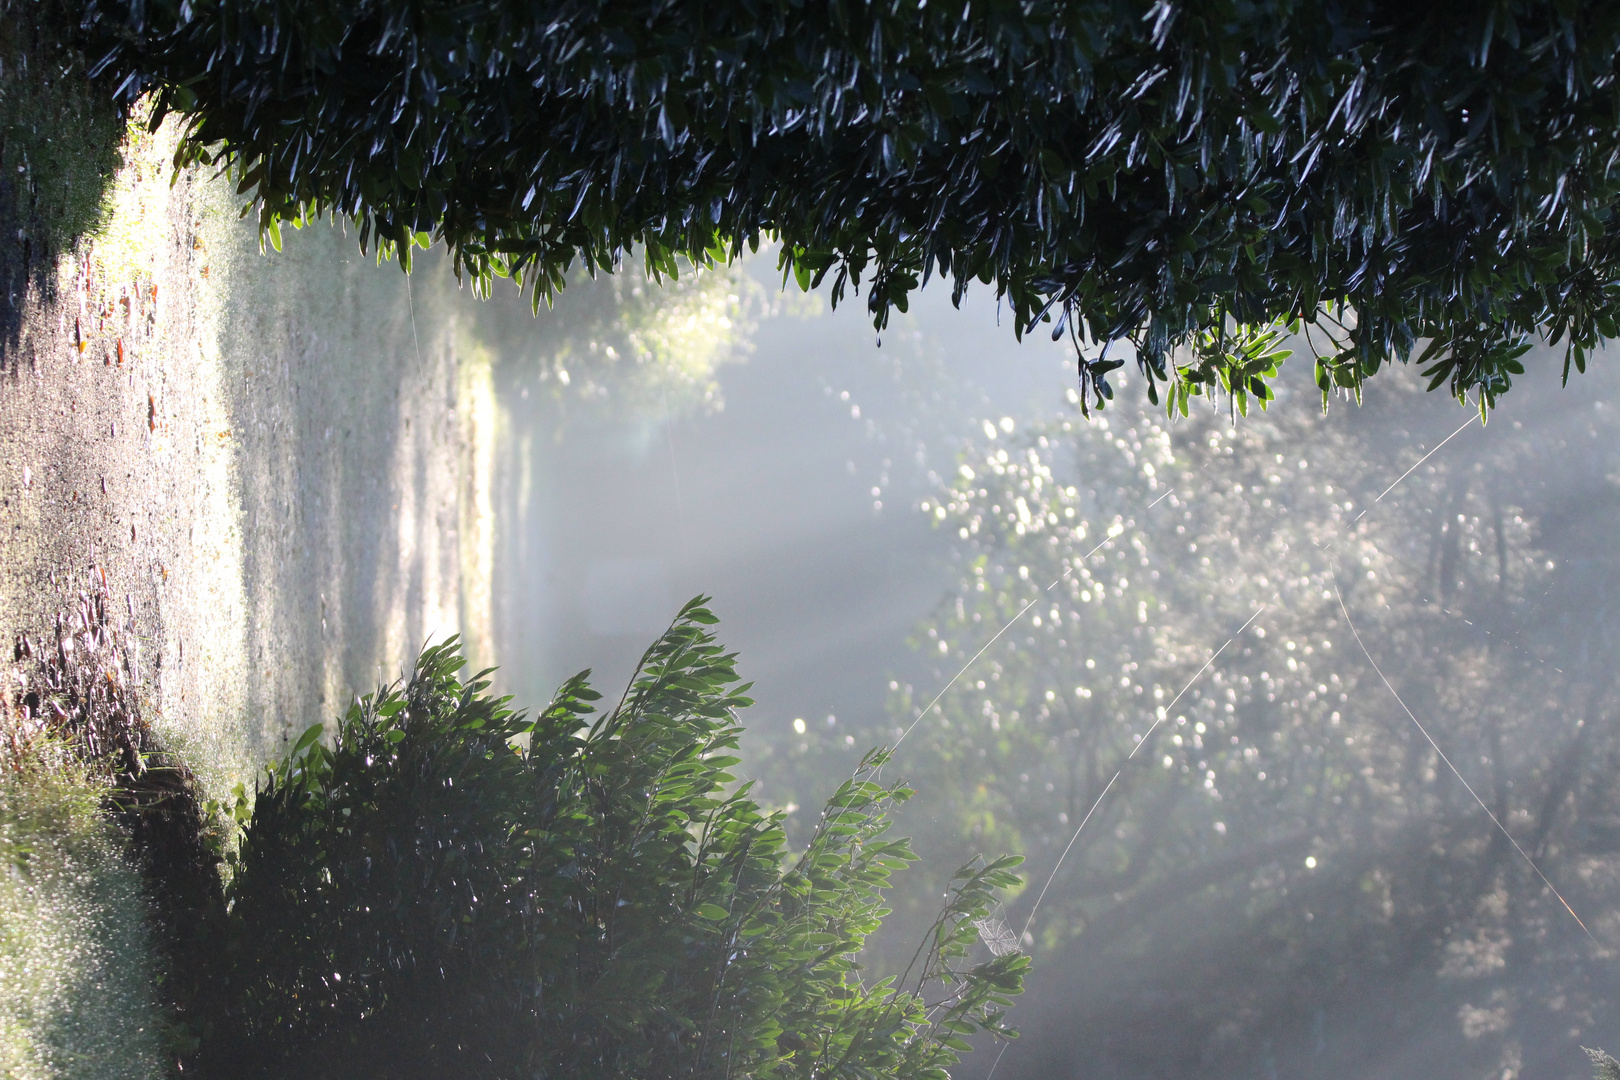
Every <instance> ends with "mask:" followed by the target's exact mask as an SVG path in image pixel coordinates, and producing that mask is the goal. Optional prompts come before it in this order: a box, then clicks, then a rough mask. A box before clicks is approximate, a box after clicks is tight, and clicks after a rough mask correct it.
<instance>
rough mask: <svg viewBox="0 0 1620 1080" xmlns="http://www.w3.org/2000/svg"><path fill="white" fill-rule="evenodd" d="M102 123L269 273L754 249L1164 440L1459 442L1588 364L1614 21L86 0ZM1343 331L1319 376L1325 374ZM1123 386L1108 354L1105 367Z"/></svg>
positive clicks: (963, 4) (1303, 10)
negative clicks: (1300, 349) (1533, 349)
mask: <svg viewBox="0 0 1620 1080" xmlns="http://www.w3.org/2000/svg"><path fill="white" fill-rule="evenodd" d="M85 25H86V28H87V31H88V32H89V33H90V34H91V35H92V37H93V38H95V39H96V41H97V42H98V48H99V50H100V51H101V52H102V53H103V54H104V55H105V59H104V61H103V64H102V67H103V70H104V71H105V72H106V73H107V75H108V77H110V78H112V79H114V80H116V86H117V88H118V90H119V92H120V93H121V94H123V95H125V96H126V97H128V96H130V95H133V94H135V93H136V92H138V91H141V90H143V89H145V88H148V87H151V88H156V89H157V90H158V92H159V95H160V103H161V107H160V108H159V109H158V113H157V115H159V116H161V115H162V114H163V113H164V112H165V111H169V110H177V111H179V112H180V113H182V114H183V115H184V116H185V117H186V118H187V120H188V122H189V123H190V125H191V126H190V128H189V131H190V137H189V139H188V140H187V142H186V145H185V149H184V150H183V151H182V156H183V158H184V159H185V160H188V161H190V160H196V161H229V162H231V163H233V167H234V168H235V170H236V175H237V176H238V177H239V178H240V186H241V190H242V191H243V192H245V193H246V192H250V193H251V194H252V196H253V197H254V199H255V200H256V201H257V203H258V206H259V212H260V220H261V223H262V224H263V226H264V227H265V229H266V230H267V231H268V232H269V234H270V236H271V238H272V239H274V238H275V237H276V234H277V230H278V228H279V223H280V222H282V221H287V220H293V221H297V220H301V219H302V218H304V217H305V216H307V215H310V214H324V213H328V212H336V213H340V214H345V215H349V216H351V217H353V218H355V219H356V220H357V221H358V222H359V225H360V235H361V238H362V242H363V243H366V242H371V243H377V244H379V245H381V246H383V247H385V248H392V249H395V250H398V251H399V252H400V253H401V254H403V255H407V256H408V254H409V247H410V245H411V244H412V243H416V242H421V243H426V242H429V240H430V238H437V239H442V240H443V241H445V242H446V243H447V244H448V245H449V246H450V247H451V248H452V250H453V251H454V252H455V255H456V258H457V260H458V262H459V264H460V266H461V268H462V269H463V270H465V271H466V272H468V273H469V274H471V275H472V276H473V278H474V279H475V280H477V281H479V282H481V283H485V284H487V282H488V280H489V279H490V277H491V276H494V275H508V274H509V275H513V276H516V277H518V278H519V279H520V280H522V281H526V282H528V283H530V284H532V285H533V286H534V287H535V289H536V290H537V296H542V295H547V294H549V293H550V292H552V291H554V290H556V289H557V288H560V287H561V285H562V282H563V274H564V271H565V270H566V269H567V268H568V267H569V266H570V265H571V264H572V263H573V262H574V261H575V260H577V259H582V260H583V261H584V263H585V264H586V265H587V266H588V267H591V268H593V269H607V268H611V267H614V266H616V265H617V264H618V262H619V260H620V259H621V257H622V256H623V255H624V254H625V253H626V252H627V251H630V250H631V249H632V248H637V249H640V251H641V252H642V255H643V257H644V258H645V260H646V263H647V265H648V266H649V267H650V268H651V269H652V270H654V271H655V272H660V273H674V272H675V271H676V267H677V259H678V258H681V257H685V258H687V259H690V260H693V261H696V262H705V261H708V260H716V259H724V258H726V257H728V256H729V255H732V254H735V253H736V252H738V251H739V250H741V248H742V247H743V245H745V244H753V243H757V239H758V237H759V236H760V235H761V234H772V235H775V236H777V237H779V238H780V240H781V242H782V245H783V262H784V270H785V272H787V273H788V274H790V275H792V276H794V277H796V278H797V279H798V281H799V282H800V283H801V284H803V285H809V284H811V283H813V282H819V281H821V280H822V279H823V278H825V277H828V276H830V277H831V279H832V282H833V286H832V288H833V294H834V296H835V297H836V296H838V295H840V294H842V293H843V292H844V291H845V290H846V289H849V288H853V287H856V286H862V285H863V286H864V287H865V289H866V299H867V303H868V306H869V307H870V309H871V311H872V312H873V315H874V317H875V320H876V322H877V325H878V326H879V327H881V326H882V325H883V324H884V321H885V320H886V319H887V317H888V314H889V312H890V310H891V309H894V308H898V309H900V310H902V311H904V310H905V308H906V304H907V298H908V296H909V294H910V292H911V291H912V290H913V289H915V288H917V287H918V286H919V285H920V284H922V283H924V282H926V281H927V279H928V278H929V277H930V276H932V275H935V274H938V275H940V276H943V277H946V278H949V279H951V280H952V281H953V282H954V288H955V290H956V292H957V294H958V296H959V295H960V294H961V292H962V291H963V290H964V289H966V288H967V287H968V284H969V283H970V282H972V281H975V280H977V281H981V282H985V283H993V284H994V286H995V288H996V289H997V290H998V293H999V294H1000V295H1001V296H1002V298H1003V299H1004V300H1005V302H1006V304H1007V306H1008V309H1009V310H1010V313H1011V316H1012V322H1013V328H1014V330H1015V331H1016V332H1018V333H1024V332H1028V331H1030V330H1033V329H1035V328H1037V327H1038V326H1040V325H1041V324H1043V323H1045V322H1047V321H1051V327H1050V328H1051V329H1052V330H1053V332H1054V334H1062V333H1064V332H1069V333H1072V334H1074V335H1075V336H1076V340H1077V343H1085V344H1087V345H1093V344H1094V345H1098V346H1102V348H1100V349H1093V350H1091V353H1090V356H1089V358H1085V359H1083V360H1082V363H1081V381H1082V383H1083V384H1084V385H1083V389H1084V390H1085V391H1086V400H1088V401H1096V402H1098V403H1100V402H1101V401H1102V400H1103V398H1105V397H1107V396H1109V394H1110V390H1109V388H1108V384H1107V381H1106V377H1107V373H1108V371H1110V370H1111V369H1112V368H1114V367H1116V366H1117V365H1118V364H1119V363H1120V362H1121V361H1120V359H1119V358H1118V357H1117V355H1116V356H1114V357H1112V358H1111V357H1110V355H1109V350H1108V349H1107V348H1106V346H1107V345H1108V344H1110V343H1119V342H1126V341H1128V342H1129V344H1130V345H1132V346H1134V351H1135V354H1136V357H1137V362H1138V363H1139V364H1140V365H1141V367H1142V369H1143V370H1144V372H1146V373H1147V374H1148V375H1149V376H1150V378H1149V392H1150V394H1151V395H1153V396H1155V398H1157V395H1158V393H1159V389H1158V386H1159V384H1163V383H1166V382H1168V383H1169V384H1170V387H1169V389H1170V399H1169V402H1168V404H1169V405H1170V407H1171V408H1173V409H1178V410H1181V411H1185V408H1186V405H1187V399H1188V397H1189V396H1190V395H1193V394H1200V393H1213V392H1215V391H1216V390H1217V388H1219V389H1222V390H1224V391H1227V392H1229V393H1230V394H1231V395H1232V396H1233V398H1234V404H1236V405H1237V406H1238V407H1243V406H1245V405H1246V403H1247V401H1248V399H1250V398H1256V399H1258V400H1259V401H1260V402H1261V403H1262V404H1263V403H1264V402H1265V401H1266V400H1267V399H1268V398H1269V396H1270V394H1269V391H1268V390H1267V388H1266V385H1265V380H1266V379H1267V378H1268V377H1269V375H1270V373H1272V372H1274V370H1275V364H1276V361H1277V358H1278V357H1277V354H1276V353H1275V351H1274V350H1272V349H1270V348H1268V347H1266V346H1265V344H1264V342H1263V339H1264V337H1265V335H1267V334H1268V333H1272V332H1274V331H1275V330H1277V329H1279V328H1281V327H1283V326H1292V325H1295V324H1296V323H1299V322H1300V321H1303V323H1304V324H1305V325H1308V326H1314V330H1313V342H1314V344H1315V345H1316V346H1317V352H1318V355H1319V359H1318V371H1317V380H1318V383H1319V385H1320V386H1321V388H1322V390H1323V392H1324V394H1326V393H1328V392H1329V391H1331V390H1332V389H1333V388H1335V387H1338V388H1344V389H1348V390H1355V389H1356V388H1358V387H1359V385H1360V383H1361V381H1362V380H1363V379H1364V378H1366V377H1367V376H1369V375H1371V374H1373V373H1374V372H1375V371H1377V370H1378V368H1379V367H1380V366H1381V365H1382V364H1384V363H1386V362H1389V361H1390V360H1392V359H1402V360H1405V359H1408V358H1409V357H1410V355H1411V354H1412V353H1413V352H1414V351H1415V350H1417V349H1418V348H1419V347H1420V346H1421V345H1422V344H1423V342H1424V341H1425V340H1427V342H1428V343H1429V344H1428V345H1427V347H1425V348H1424V349H1423V351H1422V359H1423V360H1424V361H1426V362H1427V363H1429V365H1430V366H1429V367H1428V368H1427V374H1428V375H1429V376H1430V377H1431V378H1432V380H1433V384H1434V385H1435V386H1439V385H1442V384H1446V385H1448V386H1449V388H1450V390H1451V391H1452V392H1453V393H1454V394H1456V395H1457V396H1459V397H1461V396H1462V395H1464V394H1466V393H1469V392H1476V393H1477V394H1478V395H1479V400H1480V406H1481V408H1482V409H1483V408H1486V407H1488V406H1489V404H1490V403H1491V402H1492V401H1494V399H1495V397H1496V395H1498V394H1500V393H1501V392H1503V391H1504V390H1506V389H1507V388H1508V386H1509V384H1510V382H1511V378H1512V376H1514V375H1515V374H1518V373H1520V371H1522V368H1521V366H1520V364H1519V362H1518V357H1519V356H1520V355H1522V353H1523V350H1524V348H1525V346H1526V344H1527V342H1529V341H1530V340H1531V339H1533V338H1536V337H1538V336H1545V337H1547V338H1549V339H1551V340H1554V341H1561V342H1563V343H1565V345H1566V348H1567V353H1566V358H1565V375H1566V377H1567V375H1568V372H1569V369H1570V367H1571V366H1572V365H1573V366H1574V367H1576V368H1583V367H1584V364H1585V362H1586V356H1587V353H1588V352H1589V350H1591V349H1592V348H1594V347H1595V346H1596V345H1597V344H1598V343H1599V342H1600V340H1601V339H1603V338H1606V337H1609V336H1612V335H1613V334H1614V332H1615V324H1614V318H1613V316H1612V314H1611V312H1612V309H1613V307H1614V301H1615V299H1616V291H1617V281H1620V251H1617V247H1616V243H1617V242H1616V239H1615V233H1614V207H1615V203H1616V198H1617V195H1620V174H1617V172H1616V165H1617V163H1620V112H1617V110H1620V87H1617V86H1616V84H1615V79H1614V76H1615V63H1616V59H1615V58H1616V56H1617V55H1620V11H1616V10H1615V9H1614V8H1612V7H1610V6H1608V5H1579V4H1569V3H1560V2H1554V0H1519V2H1506V0H1504V2H1500V3H1496V2H1493V3H1486V4H1476V5H1468V6H1466V7H1463V8H1458V7H1456V6H1454V5H1441V4H1423V3H1418V4H1400V3H1389V2H1387V0H1347V2H1344V3H1336V4H1314V3H1300V2H1296V0H1254V2H1241V3H1240V2H1233V0H1188V2H1181V3H1175V2H1171V0H1157V2H1154V3H1147V2H1145V0H1085V2H1079V3H1068V2H1060V0H1020V2H1018V3H1013V2H1011V0H932V2H930V0H886V2H883V3H877V4H857V3H849V2H846V0H832V2H830V3H825V4H802V3H799V2H796V0H716V2H708V3H703V4H673V3H668V2H667V0H615V2H614V3H611V4H610V3H606V2H604V0H528V2H508V0H470V2H465V3H463V2H457V3H449V2H446V0H429V2H424V3H411V4H405V3H399V2H396V0H367V2H362V3H357V4H348V5H341V6H336V7H334V6H332V5H328V4H322V3H317V2H314V0H228V2H222V0H195V2H193V0H186V2H184V3H177V2H175V0H150V2H147V0H90V3H89V4H88V6H87V9H86V18H85ZM1330 330H1331V331H1332V333H1331V334H1328V336H1327V338H1326V339H1323V338H1322V334H1325V333H1327V332H1328V331H1330ZM1115 351H1116V352H1117V346H1116V350H1115Z"/></svg>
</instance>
